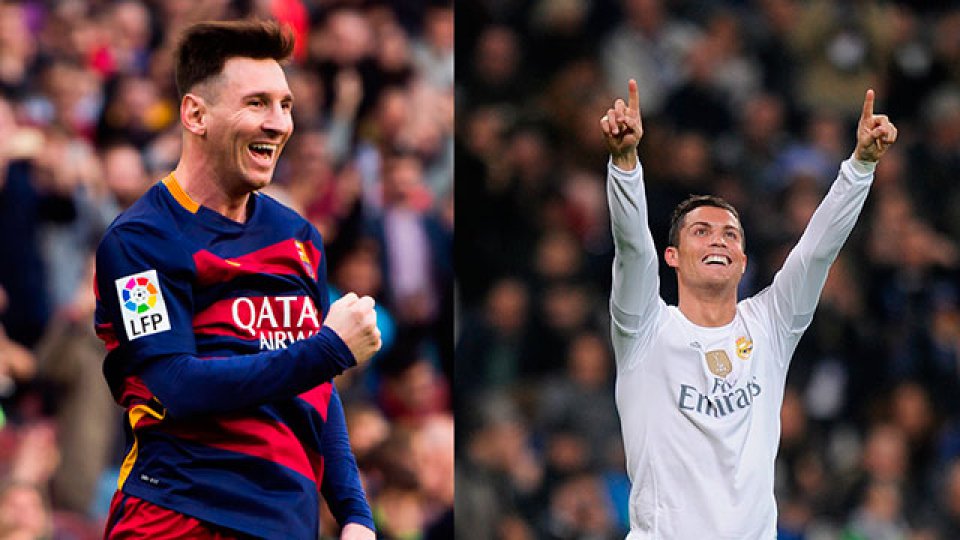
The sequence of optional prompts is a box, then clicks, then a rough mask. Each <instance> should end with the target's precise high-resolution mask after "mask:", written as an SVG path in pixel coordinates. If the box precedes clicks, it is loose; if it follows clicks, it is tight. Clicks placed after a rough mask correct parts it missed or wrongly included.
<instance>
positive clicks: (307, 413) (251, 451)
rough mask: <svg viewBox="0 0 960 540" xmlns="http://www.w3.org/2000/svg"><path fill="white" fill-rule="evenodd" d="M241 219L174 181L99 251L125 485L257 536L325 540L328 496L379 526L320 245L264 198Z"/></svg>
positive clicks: (118, 225)
mask: <svg viewBox="0 0 960 540" xmlns="http://www.w3.org/2000/svg"><path fill="white" fill-rule="evenodd" d="M249 204H250V206H249V218H248V220H247V221H246V222H245V223H237V222H234V221H231V220H230V219H227V218H226V217H224V216H222V215H221V214H219V213H217V212H214V211H213V210H210V209H209V208H205V207H203V206H201V205H199V204H197V203H196V202H194V201H193V200H191V199H190V197H189V196H188V195H187V194H186V192H184V191H183V190H182V189H181V187H180V186H179V185H178V184H177V182H176V179H175V178H174V177H173V175H170V176H168V177H167V178H166V179H165V180H164V181H163V182H160V183H157V184H156V185H154V186H153V187H152V188H151V189H150V190H149V191H148V192H147V193H146V194H145V195H144V196H143V197H142V198H141V199H140V200H138V201H137V202H136V203H135V204H134V205H133V206H132V207H131V208H130V209H129V210H127V211H126V212H125V213H123V214H122V215H121V216H120V217H119V218H117V220H116V221H115V222H114V223H113V224H112V225H111V226H110V228H109V229H108V230H107V232H106V234H105V235H104V238H103V240H102V241H101V243H100V247H99V248H98V250H97V261H96V264H97V267H96V279H95V283H94V286H95V291H96V293H97V311H96V330H97V334H98V335H99V336H100V337H101V338H102V339H103V340H104V342H105V343H106V345H107V350H108V354H107V357H106V360H105V361H104V368H103V371H104V375H105V376H106V379H107V382H108V384H109V386H110V390H111V391H112V393H113V395H114V398H115V399H116V400H117V402H118V403H120V404H121V405H122V406H123V407H124V408H125V409H126V422H125V423H126V425H125V428H126V435H127V440H126V458H125V459H124V462H123V465H122V468H121V473H120V479H119V483H118V484H119V485H118V487H119V489H120V490H121V491H122V492H124V493H128V494H131V495H134V496H136V497H139V498H141V499H144V500H147V501H150V502H152V503H154V504H157V505H159V506H163V507H165V508H169V509H172V510H175V511H177V512H181V513H183V514H187V515H190V516H193V517H196V518H198V519H201V520H204V521H208V522H211V523H215V524H217V525H221V526H223V527H228V528H231V529H235V530H238V531H242V532H244V533H247V534H250V535H254V536H257V537H262V538H309V539H315V538H316V537H317V534H318V528H319V517H318V513H319V511H318V508H319V504H320V501H319V492H321V491H322V493H323V496H324V498H325V499H326V501H327V503H328V504H329V506H330V508H331V510H332V511H333V513H334V516H335V517H336V518H337V519H338V521H339V522H340V523H341V524H343V523H346V522H357V523H360V524H363V525H365V526H367V527H370V528H372V527H373V519H372V515H371V513H370V508H369V506H368V505H367V502H366V498H365V495H364V493H363V489H362V488H361V486H360V481H359V476H358V472H357V466H356V462H355V461H354V459H353V455H352V454H351V452H350V446H349V441H348V440H347V433H346V426H345V423H344V415H343V409H342V405H341V403H340V399H339V397H338V396H337V392H336V389H335V388H334V387H333V384H332V382H331V379H332V377H334V376H335V375H337V374H339V373H341V372H342V371H343V370H345V369H347V368H349V367H350V366H352V365H354V364H355V361H354V358H353V356H352V354H351V353H350V350H349V349H348V348H347V347H346V345H345V344H344V343H343V341H342V340H341V339H340V338H339V337H338V336H337V335H336V334H335V333H334V332H333V331H332V330H331V329H330V328H328V327H324V326H322V325H323V318H324V315H325V314H326V312H327V309H328V307H329V298H328V296H327V291H326V268H325V265H326V263H325V260H324V258H323V245H322V241H321V239H320V235H319V234H318V233H317V231H316V229H315V228H314V227H313V226H311V225H310V224H309V223H308V222H306V221H305V220H303V219H302V218H300V216H298V215H297V214H296V213H295V212H293V211H292V210H290V209H289V208H286V207H284V206H282V205H281V204H279V203H278V202H276V201H275V200H273V199H271V198H270V197H268V196H266V195H261V194H255V195H252V196H251V197H250V203H249Z"/></svg>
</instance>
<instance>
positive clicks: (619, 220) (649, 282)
mask: <svg viewBox="0 0 960 540" xmlns="http://www.w3.org/2000/svg"><path fill="white" fill-rule="evenodd" d="M600 129H601V131H602V132H603V136H604V139H605V141H606V144H607V148H608V149H609V150H610V163H609V164H608V166H607V201H608V204H609V205H610V220H611V224H612V230H613V240H614V246H615V254H614V261H613V290H612V291H611V295H610V311H611V315H612V317H613V321H614V328H615V330H616V331H617V332H615V334H616V333H619V334H621V335H627V336H635V335H636V334H637V333H639V332H640V331H641V330H642V326H643V324H644V323H646V322H649V321H650V320H652V318H653V317H652V316H651V315H652V314H653V313H654V310H655V309H656V307H657V301H658V299H659V296H658V294H659V285H660V280H659V277H658V275H657V253H656V247H655V245H654V243H653V236H652V235H651V234H650V225H649V223H648V217H647V216H648V214H647V199H646V194H645V193H644V185H643V168H642V167H641V165H640V161H639V159H638V157H637V145H638V144H639V143H640V139H641V137H643V123H642V120H641V117H640V97H639V92H638V90H637V83H636V81H634V80H632V79H631V80H630V83H629V101H628V102H627V103H624V101H623V100H622V99H618V100H616V101H615V102H614V105H613V107H612V108H610V109H608V110H607V113H606V114H605V115H604V116H603V117H602V118H601V119H600ZM615 344H616V340H615ZM619 356H621V355H620V354H618V357H619Z"/></svg>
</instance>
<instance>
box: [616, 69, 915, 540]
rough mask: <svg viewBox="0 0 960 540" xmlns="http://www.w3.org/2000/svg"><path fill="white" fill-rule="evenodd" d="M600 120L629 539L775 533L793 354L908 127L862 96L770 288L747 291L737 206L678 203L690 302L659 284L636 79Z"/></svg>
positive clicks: (698, 200)
mask: <svg viewBox="0 0 960 540" xmlns="http://www.w3.org/2000/svg"><path fill="white" fill-rule="evenodd" d="M628 99H629V102H628V103H624V101H623V100H622V99H618V100H616V101H615V103H614V106H613V108H611V109H609V110H608V111H607V114H606V115H605V116H603V117H602V118H601V119H600V127H601V130H602V131H603V135H604V138H605V139H606V143H607V147H608V149H609V150H610V162H609V164H608V176H607V178H608V182H607V196H608V201H609V204H610V213H611V220H612V225H613V227H612V228H613V236H614V243H615V246H616V251H615V256H614V263H613V290H612V291H611V298H610V312H611V317H612V328H611V334H612V338H613V345H614V351H615V354H616V360H617V384H616V399H617V408H618V410H619V412H620V418H621V429H622V432H623V440H624V446H625V450H626V455H627V470H628V473H629V475H630V480H631V482H632V487H631V490H630V503H629V504H630V533H629V534H628V536H627V538H628V539H629V540H640V539H648V538H649V539H654V538H655V539H688V538H718V539H719V538H724V539H734V538H735V539H738V540H745V539H755V538H762V539H768V540H769V539H773V538H776V534H777V533H776V523H777V506H776V502H775V500H774V495H773V472H774V458H775V457H776V454H777V446H778V444H779V436H780V404H781V401H782V399H783V392H784V384H785V379H786V374H787V368H788V366H789V365H790V357H791V355H792V354H793V351H794V349H795V348H796V346H797V342H798V341H799V340H800V336H801V335H802V334H803V331H804V330H805V329H806V328H807V327H808V326H809V325H810V322H811V320H812V318H813V312H814V310H815V309H816V306H817V301H818V298H819V296H820V291H821V289H822V288H823V284H824V281H825V280H826V278H827V271H828V270H829V268H830V265H831V263H832V262H833V260H834V259H835V258H836V256H837V253H838V252H839V251H840V248H841V246H842V245H843V243H844V241H845V240H846V238H847V236H848V235H849V234H850V231H851V229H853V226H854V223H856V220H857V216H858V215H859V213H860V210H861V208H862V207H863V203H864V200H865V199H866V197H867V192H868V191H869V189H870V184H871V182H872V180H873V171H874V168H875V167H876V162H877V160H879V159H880V157H881V156H883V154H884V152H885V151H886V150H887V148H888V147H889V146H890V144H892V143H893V142H894V141H895V140H896V138H897V130H896V128H895V127H894V125H893V124H891V123H890V121H889V120H888V119H887V117H886V116H884V115H875V114H874V113H873V101H874V93H873V90H868V91H867V93H866V97H865V99H864V102H863V111H862V113H861V115H860V120H859V125H858V127H857V134H856V148H855V149H854V151H853V155H852V156H851V158H850V159H847V160H846V161H844V162H843V163H841V165H840V173H839V175H838V176H837V179H836V181H835V182H834V183H833V185H832V187H831V188H830V190H829V193H827V195H826V197H825V198H824V200H823V201H822V202H821V203H820V206H819V208H817V210H816V212H815V213H814V214H813V217H812V218H811V219H810V223H809V224H808V225H807V228H806V231H805V232H804V233H803V235H802V236H801V238H800V240H799V242H798V243H797V245H796V247H795V248H794V249H793V251H792V252H791V253H790V255H789V256H788V257H787V260H786V262H784V265H783V268H781V269H780V271H779V272H778V273H777V274H776V276H775V277H774V279H773V283H772V284H771V285H770V287H768V288H766V289H764V290H763V291H761V292H760V293H758V294H757V295H755V296H753V297H751V298H748V299H745V300H743V301H740V302H737V285H738V284H739V283H740V278H741V276H742V275H743V272H744V269H745V267H746V264H747V256H746V255H745V254H744V233H743V228H742V227H741V224H740V220H739V217H738V215H737V211H736V210H735V209H734V208H733V207H732V206H730V205H729V204H728V203H726V202H725V201H723V200H722V199H720V198H717V197H711V196H695V197H691V198H690V199H688V200H686V201H684V202H682V203H681V204H680V205H679V206H678V207H677V209H676V210H675V211H674V214H673V220H672V226H671V228H670V237H669V243H668V247H667V248H666V250H665V252H664V257H665V259H666V262H667V264H668V265H669V266H671V267H673V268H674V269H675V270H676V273H677V284H678V290H679V302H678V305H677V306H668V305H667V304H666V303H665V302H664V301H663V300H662V299H661V298H660V297H659V294H658V288H659V278H658V276H657V254H656V251H655V247H654V243H653V237H652V235H651V234H650V230H649V226H648V224H647V203H646V199H645V195H644V187H643V169H642V167H641V165H640V163H639V160H638V157H637V144H638V143H639V142H640V138H641V137H642V136H643V125H642V121H641V117H640V108H639V103H640V99H639V96H638V91H637V83H636V81H634V80H631V81H630V82H629V98H628Z"/></svg>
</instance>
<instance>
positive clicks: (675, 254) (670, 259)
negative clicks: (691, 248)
mask: <svg viewBox="0 0 960 540" xmlns="http://www.w3.org/2000/svg"><path fill="white" fill-rule="evenodd" d="M663 260H664V261H666V263H667V266H669V267H670V268H676V267H678V266H680V251H679V250H677V248H676V247H675V246H667V249H665V250H663Z"/></svg>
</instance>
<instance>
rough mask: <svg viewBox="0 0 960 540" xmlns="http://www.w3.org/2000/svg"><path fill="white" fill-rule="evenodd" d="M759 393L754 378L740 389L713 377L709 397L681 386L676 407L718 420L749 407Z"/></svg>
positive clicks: (689, 387) (688, 386)
mask: <svg viewBox="0 0 960 540" xmlns="http://www.w3.org/2000/svg"><path fill="white" fill-rule="evenodd" d="M760 393H761V388H760V383H758V382H757V378H756V377H753V378H752V379H750V380H749V381H747V382H746V384H744V385H742V386H740V387H735V386H734V385H732V384H730V383H728V382H727V381H726V380H724V379H721V378H719V377H714V379H713V388H712V389H711V391H710V394H711V395H706V394H704V393H702V392H700V391H699V390H697V389H696V388H695V387H693V386H690V385H688V384H681V385H680V395H679V397H678V399H677V405H678V406H679V407H680V409H681V410H683V411H691V412H697V413H700V414H705V415H707V416H712V417H714V418H720V417H723V416H727V415H728V414H733V413H736V412H739V411H741V410H743V409H746V408H747V407H750V406H751V405H753V400H754V399H756V398H757V396H759V395H760Z"/></svg>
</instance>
